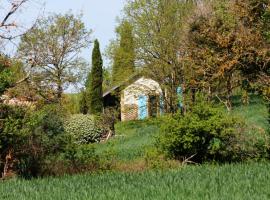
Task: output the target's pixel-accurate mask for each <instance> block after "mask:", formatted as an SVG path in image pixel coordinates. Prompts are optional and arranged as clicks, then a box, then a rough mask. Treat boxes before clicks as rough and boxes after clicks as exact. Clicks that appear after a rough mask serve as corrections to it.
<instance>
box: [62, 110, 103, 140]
mask: <svg viewBox="0 0 270 200" xmlns="http://www.w3.org/2000/svg"><path fill="white" fill-rule="evenodd" d="M65 131H66V132H67V133H68V134H70V135H71V136H73V137H74V138H75V141H76V142H77V143H79V144H89V143H94V142H99V141H100V139H101V136H102V134H103V130H102V128H101V127H100V126H99V125H98V122H97V120H96V119H95V117H94V116H93V115H83V114H76V115H72V116H71V117H69V119H67V120H66V122H65Z"/></svg>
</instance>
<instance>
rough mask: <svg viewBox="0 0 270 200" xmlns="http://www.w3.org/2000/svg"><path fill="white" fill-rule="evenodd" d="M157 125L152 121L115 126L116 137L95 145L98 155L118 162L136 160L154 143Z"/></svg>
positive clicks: (157, 129)
mask: <svg viewBox="0 0 270 200" xmlns="http://www.w3.org/2000/svg"><path fill="white" fill-rule="evenodd" d="M158 131H159V128H158V125H157V124H156V123H155V122H154V121H152V120H148V121H131V122H122V123H118V124H117V125H116V136H115V137H114V138H113V139H111V140H109V141H108V142H106V143H101V144H97V145H95V146H96V151H97V154H98V155H101V156H104V155H108V156H109V157H114V158H117V159H118V160H119V161H130V160H136V159H138V158H141V157H143V156H144V153H145V150H146V149H147V148H149V147H151V146H153V143H154V141H155V136H156V135H157V134H158Z"/></svg>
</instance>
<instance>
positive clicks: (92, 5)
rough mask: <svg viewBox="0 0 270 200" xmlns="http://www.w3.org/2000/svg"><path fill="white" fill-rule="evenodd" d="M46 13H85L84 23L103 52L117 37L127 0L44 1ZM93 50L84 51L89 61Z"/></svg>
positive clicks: (84, 55)
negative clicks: (119, 20)
mask: <svg viewBox="0 0 270 200" xmlns="http://www.w3.org/2000/svg"><path fill="white" fill-rule="evenodd" d="M44 1H45V12H55V13H66V12H69V11H70V10H72V12H73V13H74V14H78V13H80V12H83V15H84V16H83V21H84V23H85V24H86V26H87V28H89V29H92V30H93V35H92V37H93V39H96V38H97V39H98V40H99V42H100V46H101V49H102V51H103V52H104V49H105V47H106V46H107V45H108V44H109V41H110V40H111V39H113V38H114V37H115V33H114V30H115V27H116V24H117V23H116V17H117V16H121V10H122V9H123V7H124V5H125V0H44ZM91 50H92V48H91V49H89V50H86V51H84V53H83V57H84V58H85V59H86V60H87V61H89V59H90V58H91Z"/></svg>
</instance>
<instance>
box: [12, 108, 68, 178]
mask: <svg viewBox="0 0 270 200" xmlns="http://www.w3.org/2000/svg"><path fill="white" fill-rule="evenodd" d="M63 120H64V110H62V108H61V107H59V106H58V105H48V106H44V107H43V108H41V109H40V110H37V111H36V112H31V113H28V115H27V116H26V117H25V119H24V126H23V128H22V130H21V132H22V133H28V137H27V138H26V141H25V142H26V143H25V144H24V145H23V147H22V149H23V150H22V152H20V155H19V156H18V158H17V159H19V160H20V161H19V164H18V167H17V168H18V169H17V171H18V172H19V174H21V175H22V176H25V177H32V176H34V177H36V176H41V175H43V172H44V171H43V170H44V169H45V168H46V164H45V162H46V160H47V159H48V158H50V157H53V156H57V155H59V154H60V153H61V152H63V151H64V149H65V146H66V145H67V143H68V137H67V136H66V135H65V133H64V126H63V125H64V124H63Z"/></svg>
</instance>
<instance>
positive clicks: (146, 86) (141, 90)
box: [121, 77, 162, 121]
mask: <svg viewBox="0 0 270 200" xmlns="http://www.w3.org/2000/svg"><path fill="white" fill-rule="evenodd" d="M161 94H162V91H161V88H160V86H159V84H158V83H157V82H156V81H154V80H152V79H147V78H144V77H142V78H140V79H138V80H137V81H135V82H134V83H132V84H131V85H129V86H128V87H126V88H125V89H124V90H122V93H121V120H122V121H129V120H136V119H138V111H139V109H142V108H139V97H140V96H141V95H144V96H150V95H158V96H160V95H161ZM145 109H147V108H145Z"/></svg>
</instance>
